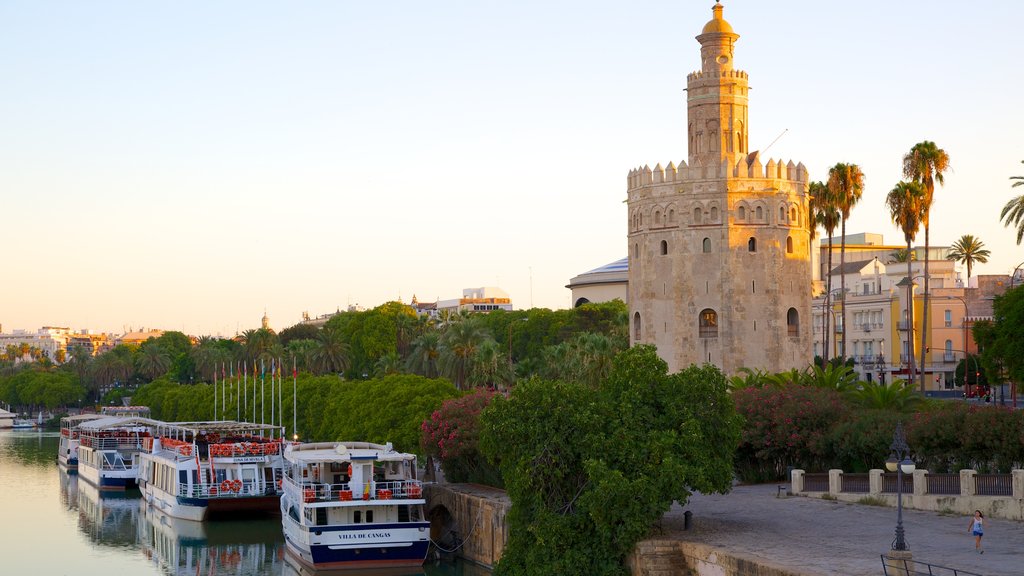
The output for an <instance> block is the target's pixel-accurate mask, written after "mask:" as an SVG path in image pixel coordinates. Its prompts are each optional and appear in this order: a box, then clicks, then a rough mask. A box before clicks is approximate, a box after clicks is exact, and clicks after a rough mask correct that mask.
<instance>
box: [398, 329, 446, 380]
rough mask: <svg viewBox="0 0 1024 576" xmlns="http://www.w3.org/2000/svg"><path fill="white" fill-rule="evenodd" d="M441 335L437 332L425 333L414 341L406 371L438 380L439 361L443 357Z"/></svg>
mask: <svg viewBox="0 0 1024 576" xmlns="http://www.w3.org/2000/svg"><path fill="white" fill-rule="evenodd" d="M440 344H441V334H440V333H438V332H436V331H430V332H425V333H424V334H423V335H422V336H420V337H419V338H417V339H416V340H413V342H412V352H411V353H410V354H409V358H408V359H407V360H406V369H407V370H409V371H410V372H412V373H413V374H419V375H420V376H426V377H427V378H437V374H438V371H437V361H438V358H439V357H440V355H441V350H440Z"/></svg>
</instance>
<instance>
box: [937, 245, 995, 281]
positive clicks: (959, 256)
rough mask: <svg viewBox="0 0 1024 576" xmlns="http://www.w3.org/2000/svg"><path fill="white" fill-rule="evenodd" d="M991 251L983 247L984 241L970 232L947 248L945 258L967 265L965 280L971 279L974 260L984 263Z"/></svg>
mask: <svg viewBox="0 0 1024 576" xmlns="http://www.w3.org/2000/svg"><path fill="white" fill-rule="evenodd" d="M991 254H992V253H991V252H989V251H988V250H986V249H985V243H984V242H982V241H981V240H980V239H979V238H975V237H974V236H973V235H971V234H964V235H963V236H961V237H960V238H959V239H958V240H957V241H956V242H954V243H953V246H952V247H951V248H950V250H949V255H947V256H946V259H947V260H954V261H956V262H960V263H961V264H964V265H965V266H967V282H968V283H970V281H971V269H972V268H973V267H974V263H975V262H981V263H982V264H985V263H986V262H988V257H989V256H990V255H991Z"/></svg>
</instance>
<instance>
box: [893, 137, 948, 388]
mask: <svg viewBox="0 0 1024 576" xmlns="http://www.w3.org/2000/svg"><path fill="white" fill-rule="evenodd" d="M949 168H950V166H949V155H948V154H946V151H945V150H943V149H942V148H939V147H938V146H936V145H935V142H931V141H929V140H925V141H923V142H919V143H917V144H914V147H913V148H911V149H910V152H908V153H907V154H906V155H905V156H904V157H903V177H904V178H912V179H913V180H914V181H915V182H920V183H921V185H922V186H923V187H924V198H923V200H922V201H921V225H922V226H924V309H925V310H931V307H930V304H929V300H930V298H931V291H930V290H929V286H928V282H929V278H928V275H929V273H928V262H929V260H930V259H931V256H930V255H929V253H928V250H929V248H930V246H931V243H930V242H931V241H930V238H929V231H930V230H931V209H932V203H933V199H934V196H935V183H936V182H938V183H939V184H940V185H941V184H943V174H944V173H945V172H947V171H949ZM929 316H931V314H927V313H926V314H924V315H923V316H922V317H921V349H922V350H924V348H925V346H927V340H928V317H929ZM921 391H922V392H924V370H921Z"/></svg>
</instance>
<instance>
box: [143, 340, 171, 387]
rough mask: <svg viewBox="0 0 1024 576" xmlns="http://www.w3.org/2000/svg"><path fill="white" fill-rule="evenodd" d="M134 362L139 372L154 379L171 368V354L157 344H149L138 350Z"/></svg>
mask: <svg viewBox="0 0 1024 576" xmlns="http://www.w3.org/2000/svg"><path fill="white" fill-rule="evenodd" d="M136 364H137V366H138V370H139V373H140V374H142V375H143V376H145V377H147V378H149V379H150V380H155V379H156V377H157V376H161V375H163V374H166V373H167V370H169V369H170V368H171V356H170V354H168V353H167V352H165V351H164V349H163V348H162V347H161V346H160V345H159V344H150V345H149V346H146V347H145V348H143V349H142V350H140V351H139V357H138V359H137V360H136Z"/></svg>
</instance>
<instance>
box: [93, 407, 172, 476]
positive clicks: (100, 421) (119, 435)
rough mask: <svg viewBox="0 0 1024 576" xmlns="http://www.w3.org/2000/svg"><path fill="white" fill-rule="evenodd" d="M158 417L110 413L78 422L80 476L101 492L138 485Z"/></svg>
mask: <svg viewBox="0 0 1024 576" xmlns="http://www.w3.org/2000/svg"><path fill="white" fill-rule="evenodd" d="M154 424H159V422H157V421H156V420H150V419H149V418H143V417H140V416H127V417H125V416H108V417H104V418H97V419H96V420H89V421H87V422H82V423H81V424H79V425H78V442H79V444H78V475H79V476H81V478H82V479H83V480H85V481H86V482H89V483H90V484H92V485H93V486H95V487H96V488H98V489H99V490H101V491H106V490H125V489H128V488H135V487H136V486H137V485H138V482H137V480H136V477H137V476H138V467H139V460H138V455H139V453H140V452H142V449H143V442H145V441H146V439H147V438H151V436H150V431H149V430H150V428H151V427H152V426H153V425H154Z"/></svg>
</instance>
